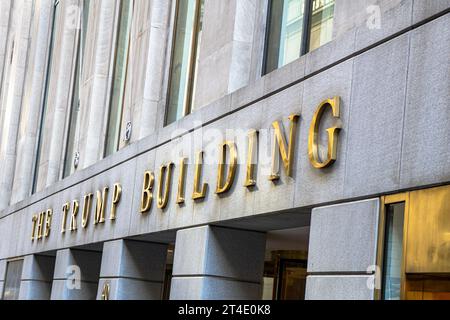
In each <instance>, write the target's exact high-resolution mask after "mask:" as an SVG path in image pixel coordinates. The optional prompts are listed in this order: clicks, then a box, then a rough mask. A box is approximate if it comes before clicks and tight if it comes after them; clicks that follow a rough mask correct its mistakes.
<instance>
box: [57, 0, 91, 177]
mask: <svg viewBox="0 0 450 320" xmlns="http://www.w3.org/2000/svg"><path fill="white" fill-rule="evenodd" d="M89 5H90V0H83V8H82V17H81V18H82V20H81V21H82V24H81V32H79V33H78V40H77V51H76V61H75V68H74V76H73V91H72V101H71V106H70V114H69V127H68V131H67V141H66V152H65V157H64V168H63V178H66V177H68V176H70V175H71V174H72V173H73V172H74V170H75V166H74V158H75V137H76V133H77V125H78V118H79V114H80V104H81V103H80V82H81V72H82V66H83V59H84V51H85V48H86V37H87V27H88V21H89Z"/></svg>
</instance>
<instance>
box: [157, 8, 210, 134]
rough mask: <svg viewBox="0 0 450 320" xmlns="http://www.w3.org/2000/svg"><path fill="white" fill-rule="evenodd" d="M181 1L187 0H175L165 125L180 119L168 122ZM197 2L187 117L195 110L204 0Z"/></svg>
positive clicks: (186, 102) (190, 57)
mask: <svg viewBox="0 0 450 320" xmlns="http://www.w3.org/2000/svg"><path fill="white" fill-rule="evenodd" d="M180 1H185V0H175V1H174V3H175V5H174V7H175V8H174V10H175V13H174V15H173V16H174V19H173V26H172V32H171V37H172V39H171V41H170V42H171V48H170V63H169V74H168V79H169V81H168V85H167V90H166V103H165V112H164V127H166V126H169V125H170V124H172V123H175V122H177V121H178V120H175V121H173V122H171V123H168V117H169V107H170V90H171V88H172V80H173V79H172V70H173V66H174V54H175V48H176V41H177V28H178V16H179V11H180V10H179V8H180ZM193 1H195V2H196V5H195V15H194V29H193V37H192V39H191V42H190V50H189V51H190V55H189V64H188V72H187V79H188V81H186V82H187V85H186V86H187V88H186V95H185V97H184V101H183V117H186V116H187V115H189V114H191V113H192V110H193V106H192V104H193V100H194V96H193V93H194V92H193V88H194V83H193V80H195V79H193V78H194V76H195V69H196V68H195V67H196V60H197V59H196V58H197V54H198V50H197V49H198V48H197V46H198V41H199V37H198V30H199V27H200V19H199V18H200V14H201V7H202V6H201V2H202V1H204V0H193Z"/></svg>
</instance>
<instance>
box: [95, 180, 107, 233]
mask: <svg viewBox="0 0 450 320" xmlns="http://www.w3.org/2000/svg"><path fill="white" fill-rule="evenodd" d="M108 191H109V188H108V187H105V188H103V192H100V191H99V190H97V205H96V207H95V217H94V225H97V224H99V223H104V222H105V209H106V201H107V198H108Z"/></svg>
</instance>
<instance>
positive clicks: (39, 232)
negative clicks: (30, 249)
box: [37, 212, 45, 240]
mask: <svg viewBox="0 0 450 320" xmlns="http://www.w3.org/2000/svg"><path fill="white" fill-rule="evenodd" d="M44 215H45V212H40V213H39V220H38V226H37V239H38V240H41V239H42V233H43V232H42V231H43V230H44Z"/></svg>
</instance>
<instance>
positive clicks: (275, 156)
mask: <svg viewBox="0 0 450 320" xmlns="http://www.w3.org/2000/svg"><path fill="white" fill-rule="evenodd" d="M299 118H300V116H299V115H297V114H293V115H291V116H289V121H290V123H291V125H290V130H289V142H288V145H287V147H286V140H285V137H284V134H283V133H282V131H281V126H280V123H279V122H278V121H275V122H274V123H272V126H273V128H274V130H275V137H274V138H275V141H274V146H273V153H272V174H271V175H270V177H269V180H271V181H276V180H279V179H280V165H279V156H280V155H281V159H282V160H283V164H284V168H285V170H286V175H287V176H289V177H291V176H292V160H293V159H294V157H293V156H294V148H295V137H296V133H297V124H298V120H299ZM277 146H278V148H277ZM277 149H278V151H279V152H277ZM286 149H287V151H286Z"/></svg>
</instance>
